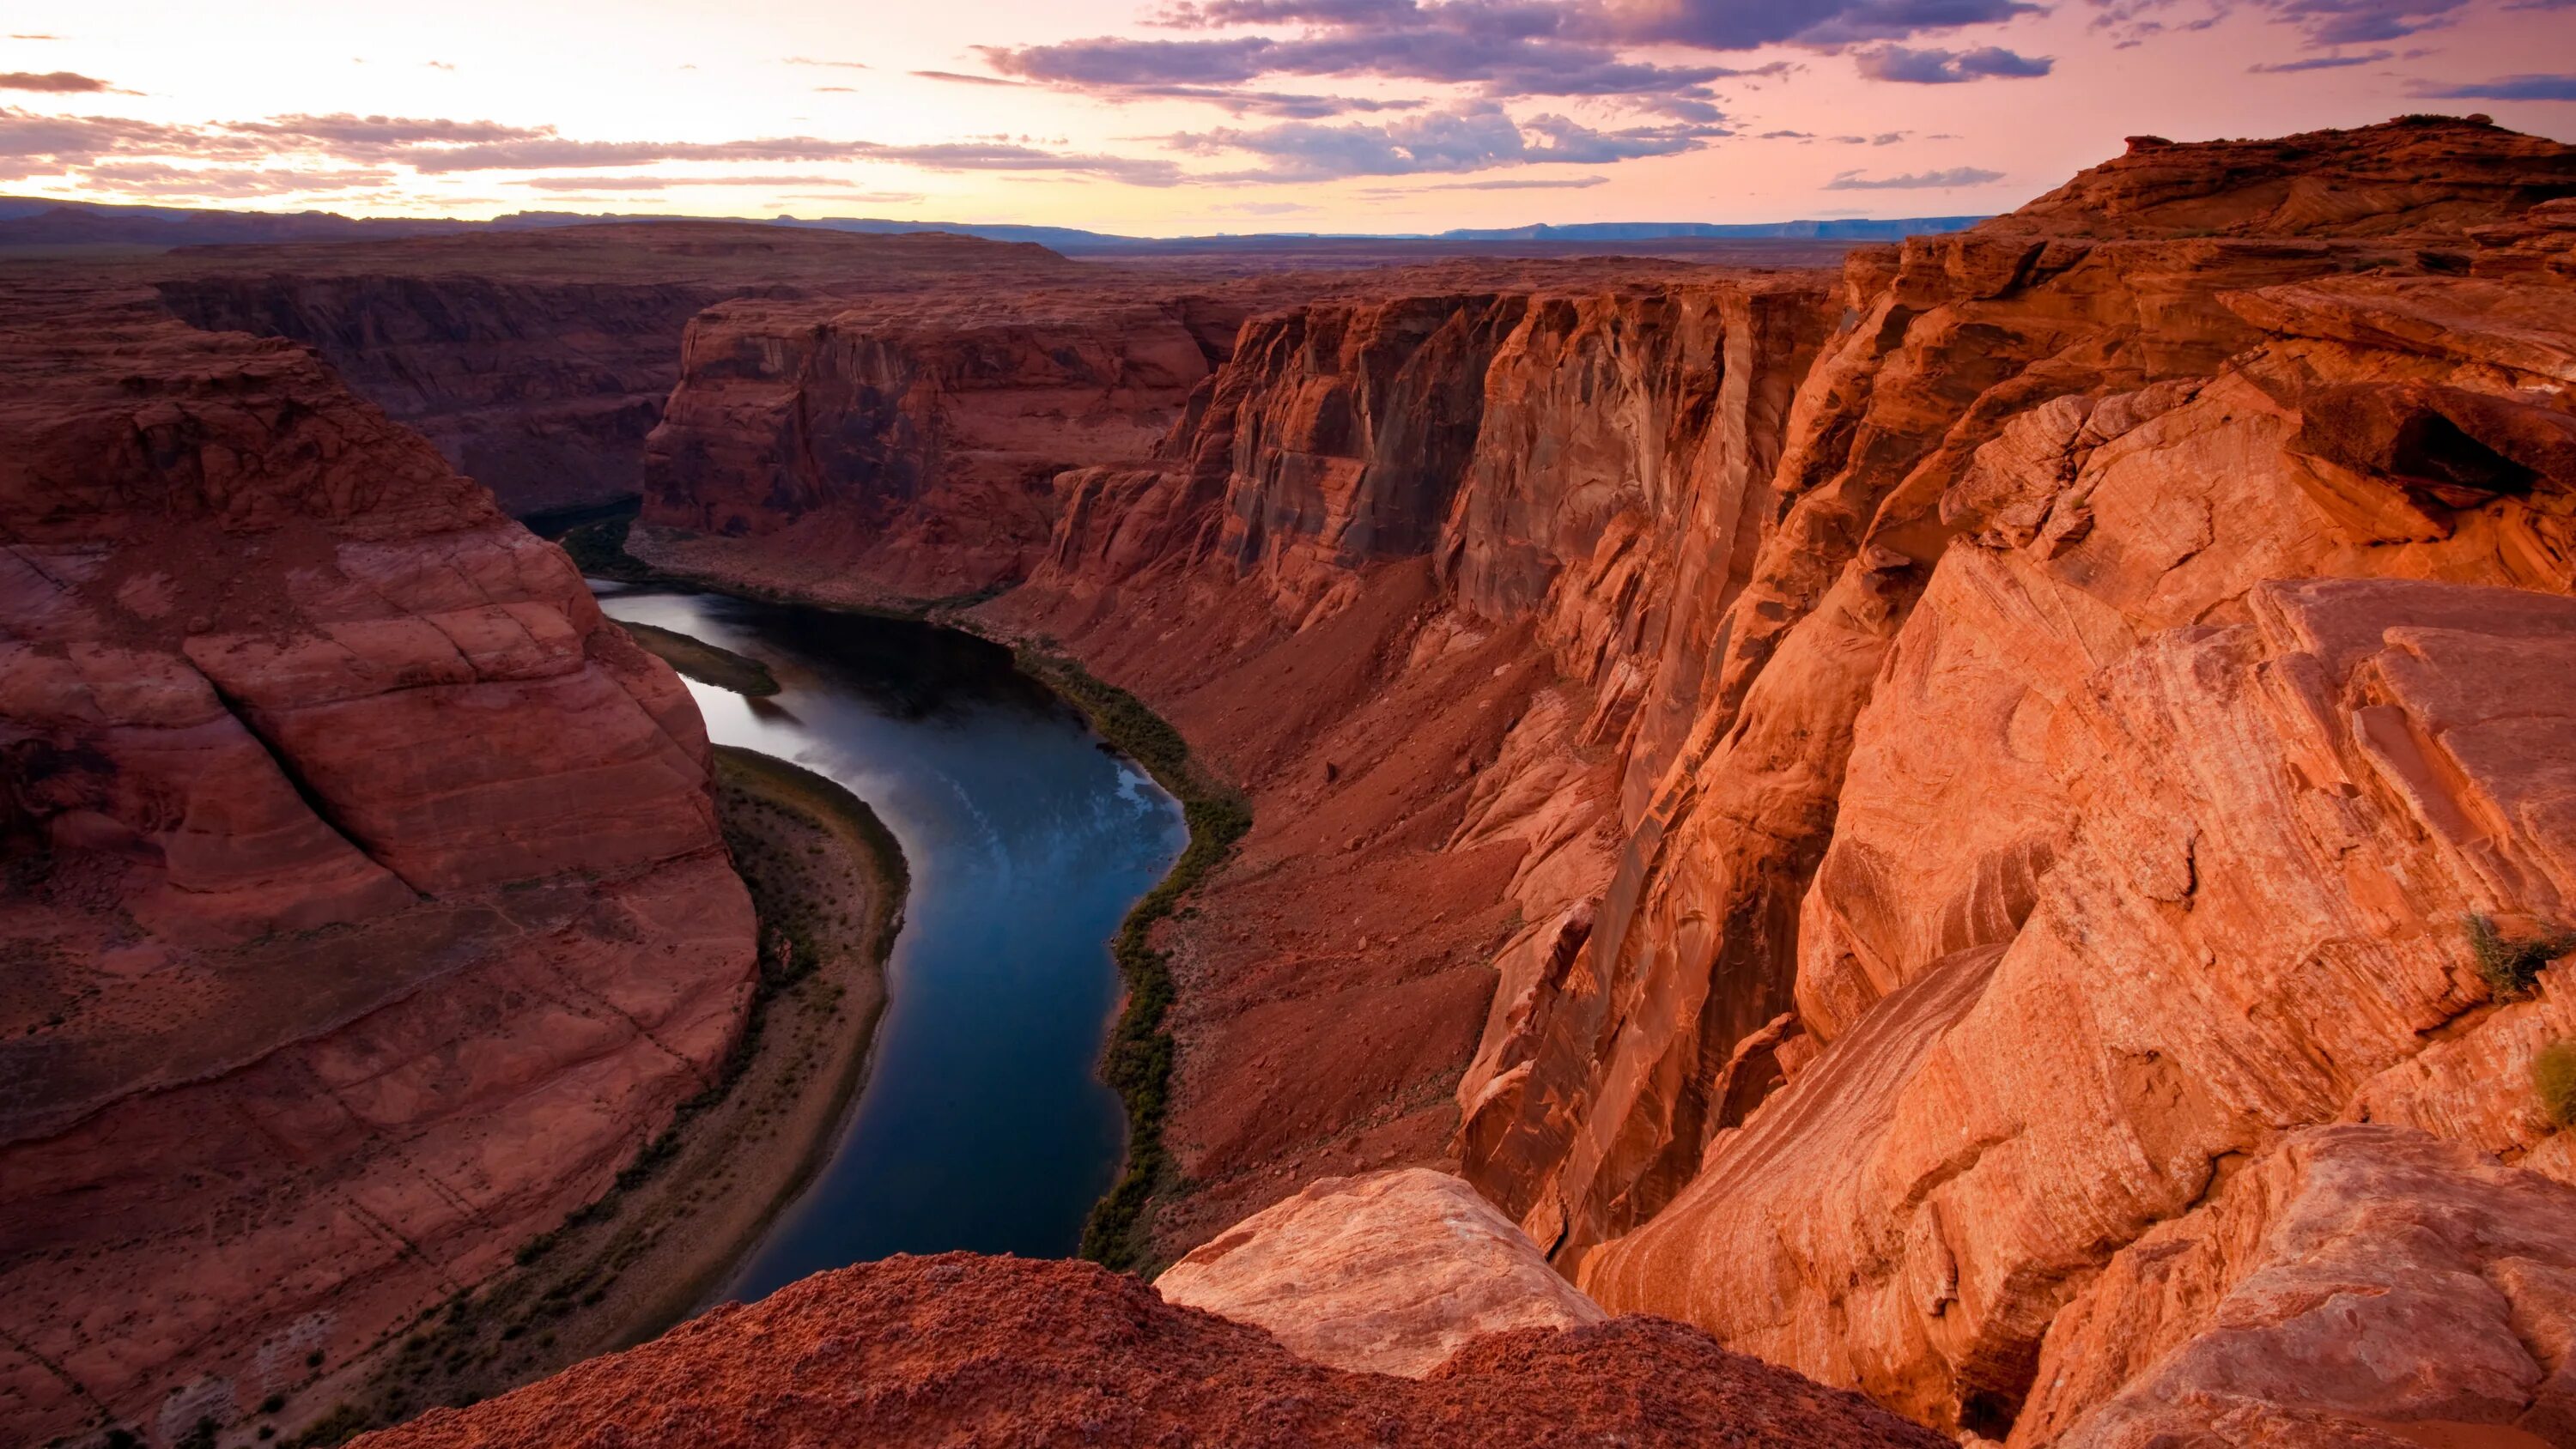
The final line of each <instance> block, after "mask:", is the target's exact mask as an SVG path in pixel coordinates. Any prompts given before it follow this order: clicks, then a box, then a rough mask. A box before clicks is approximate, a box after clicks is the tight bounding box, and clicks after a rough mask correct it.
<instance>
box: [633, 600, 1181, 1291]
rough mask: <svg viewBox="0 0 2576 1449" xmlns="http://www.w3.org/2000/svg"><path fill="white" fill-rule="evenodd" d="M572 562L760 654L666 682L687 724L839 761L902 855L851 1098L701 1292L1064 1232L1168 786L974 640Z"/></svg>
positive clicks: (1088, 1155) (1049, 1245)
mask: <svg viewBox="0 0 2576 1449" xmlns="http://www.w3.org/2000/svg"><path fill="white" fill-rule="evenodd" d="M595 588H596V589H597V591H598V592H599V594H600V602H601V606H602V607H603V608H605V609H606V610H607V611H608V612H609V613H610V614H611V615H613V616H615V617H617V618H621V619H629V620H635V621H638V622H643V623H649V624H657V625H660V626H661V627H663V628H667V629H676V630H679V631H680V632H682V633H686V634H690V635H694V636H695V637H697V638H700V639H704V640H706V641H707V642H709V643H712V644H719V645H722V646H723V647H725V648H727V649H731V650H734V651H736V652H737V653H742V654H747V655H750V656H752V657H754V658H757V659H760V660H761V661H763V662H764V663H766V664H768V665H769V666H770V669H771V672H772V673H773V674H775V675H776V677H777V679H778V681H779V686H780V690H779V693H778V694H777V695H776V696H775V697H774V698H769V699H746V698H744V697H742V696H740V695H736V694H733V693H731V692H729V691H726V690H722V689H718V688H714V687H712V686H708V685H701V684H697V683H695V682H692V683H691V685H690V689H691V692H692V693H694V694H695V695H696V696H697V700H698V705H699V708H700V709H701V710H702V711H704V713H705V715H706V718H707V727H708V730H709V732H710V733H711V734H712V735H713V736H714V737H715V738H716V739H717V740H718V741H720V742H723V743H726V744H736V745H745V746H749V747H750V748H753V749H758V750H764V751H767V752H769V753H771V754H775V755H781V756H784V757H786V758H789V759H793V760H795V761H797V762H798V763H800V764H803V765H805V766H807V767H808V768H810V769H814V770H817V771H819V772H821V773H823V774H826V775H829V776H831V777H833V778H834V779H837V780H839V781H840V782H842V783H843V784H845V785H847V786H848V787H849V788H850V789H851V790H852V791H854V792H856V793H857V794H858V795H859V796H860V797H861V798H863V799H865V800H866V801H868V803H869V804H870V805H872V806H873V807H875V809H876V811H877V813H878V814H879V815H880V816H882V817H883V818H884V819H885V822H886V824H887V826H888V827H889V828H891V829H892V830H893V831H894V833H895V835H896V837H897V838H898V839H900V840H901V841H902V842H903V848H904V852H905V855H906V857H907V859H908V861H909V863H910V866H911V870H912V896H911V899H910V902H909V904H908V906H907V909H906V924H905V927H904V932H903V935H902V937H901V938H900V940H899V941H898V943H897V945H896V948H895V953H894V958H893V960H892V962H891V963H890V965H889V971H890V978H891V979H890V986H891V989H892V1001H891V1002H890V1004H889V1006H888V1008H887V1011H886V1016H885V1020H884V1023H883V1025H882V1027H881V1029H880V1033H879V1036H878V1040H877V1045H876V1052H875V1060H874V1063H873V1066H872V1068H871V1074H870V1079H869V1082H868V1085H867V1087H866V1088H865V1090H864V1092H863V1093H862V1095H861V1097H860V1100H859V1105H858V1109H857V1111H856V1112H855V1113H854V1114H853V1116H852V1119H851V1121H850V1123H849V1127H848V1131H847V1133H846V1135H845V1136H844V1137H843V1139H842V1141H841V1144H840V1146H839V1148H838V1149H837V1150H836V1152H835V1153H834V1155H833V1157H832V1159H831V1161H830V1162H829V1164H828V1165H827V1166H826V1167H825V1168H824V1169H823V1171H822V1173H821V1174H820V1175H819V1177H818V1178H817V1180H816V1181H815V1183H814V1185H813V1186H812V1187H811V1188H810V1189H809V1190H808V1191H807V1192H806V1193H805V1194H804V1196H803V1197H802V1198H801V1199H800V1200H799V1201H798V1202H797V1203H796V1204H795V1205H794V1206H793V1207H792V1208H790V1209H789V1210H788V1211H787V1212H786V1213H784V1214H783V1215H782V1216H781V1217H780V1219H779V1220H778V1222H777V1223H776V1224H775V1225H774V1226H773V1227H772V1229H771V1230H770V1232H769V1233H768V1235H767V1236H766V1237H765V1238H764V1240H763V1241H762V1243H761V1244H760V1246H759V1247H758V1248H757V1249H756V1250H755V1251H754V1252H753V1253H752V1255H751V1256H750V1257H749V1258H748V1259H747V1260H746V1262H745V1265H744V1267H743V1269H742V1271H741V1272H740V1274H739V1275H738V1276H737V1277H736V1279H735V1280H734V1282H733V1283H732V1284H730V1285H728V1287H727V1288H726V1289H725V1290H724V1292H723V1293H722V1294H721V1295H720V1296H721V1297H728V1298H730V1297H741V1298H752V1297H758V1296H760V1295H762V1294H765V1293H767V1292H769V1291H770V1290H772V1289H774V1288H777V1287H779V1286H780V1285H782V1284H785V1283H789V1282H792V1281H794V1280H795V1279H797V1278H801V1277H803V1276H805V1275H806V1274H808V1273H812V1272H815V1271H817V1270H820V1269H823V1268H832V1267H839V1266H843V1265H845V1264H849V1263H854V1262H861V1261H865V1260H867V1259H871V1258H878V1257H883V1256H885V1255H887V1254H889V1253H896V1252H914V1253H920V1252H939V1251H945V1250H948V1249H954V1248H962V1249H971V1250H974V1251H978V1252H988V1253H1017V1254H1021V1255H1023V1256H1034V1257H1055V1256H1064V1255H1067V1254H1070V1253H1071V1252H1072V1251H1073V1250H1074V1248H1075V1247H1076V1246H1077V1244H1078V1242H1079V1239H1080V1236H1081V1228H1082V1220H1083V1217H1084V1215H1085V1213H1087V1212H1088V1211H1089V1208H1090V1205H1091V1203H1092V1202H1093V1201H1094V1200H1095V1199H1096V1198H1098V1197H1099V1195H1100V1194H1101V1193H1102V1192H1103V1191H1105V1190H1106V1189H1107V1187H1108V1186H1109V1183H1110V1181H1111V1179H1112V1177H1113V1176H1114V1175H1115V1173H1116V1170H1117V1166H1118V1161H1119V1157H1120V1153H1121V1150H1122V1146H1123V1143H1122V1134H1123V1130H1124V1124H1123V1117H1122V1114H1121V1112H1120V1110H1119V1106H1118V1101H1117V1098H1116V1097H1115V1096H1114V1095H1112V1094H1111V1093H1110V1092H1109V1091H1108V1089H1107V1088H1105V1087H1103V1086H1102V1085H1101V1084H1100V1082H1099V1080H1098V1079H1097V1077H1095V1076H1094V1074H1093V1072H1094V1067H1095V1064H1096V1059H1097V1057H1098V1054H1099V1050H1100V1044H1101V1041H1102V1039H1103V1037H1104V1035H1105V1034H1106V1031H1107V1026H1108V1021H1109V1017H1110V1014H1111V1012H1112V1010H1113V1009H1114V1007H1115V1003H1116V998H1117V979H1116V973H1115V970H1114V969H1113V967H1112V966H1111V964H1110V959H1109V951H1108V938H1109V935H1110V933H1111V932H1112V931H1113V930H1115V929H1116V927H1117V924H1118V922H1119V920H1120V919H1121V918H1122V917H1123V916H1124V915H1125V913H1126V911H1127V908H1128V907H1129V906H1130V905H1132V904H1133V903H1134V902H1135V900H1136V898H1137V897H1138V896H1140V895H1142V894H1143V893H1144V892H1145V891H1146V890H1147V889H1149V888H1151V887H1152V885H1153V883H1154V882H1155V881H1156V880H1157V879H1159V878H1160V877H1161V875H1162V873H1163V871H1164V870H1165V869H1166V868H1167V867H1168V866H1169V865H1170V863H1171V861H1172V859H1173V857H1174V856H1175V855H1176V854H1177V853H1178V851H1179V850H1180V847H1181V846H1182V844H1183V843H1184V841H1185V839H1186V832H1185V830H1184V828H1183V827H1182V825H1181V820H1180V812H1179V810H1178V808H1177V807H1176V805H1175V804H1174V803H1173V801H1172V800H1171V798H1170V797H1169V796H1167V795H1165V794H1164V793H1163V792H1162V791H1161V790H1160V789H1159V788H1157V787H1156V786H1155V785H1154V783H1153V781H1152V780H1151V779H1150V778H1148V777H1147V776H1146V775H1145V774H1144V773H1143V772H1142V771H1140V770H1138V769H1137V768H1136V767H1135V766H1134V765H1133V764H1130V763H1129V762H1127V761H1125V760H1123V759H1120V758H1118V757H1116V756H1115V755H1113V754H1111V753H1109V752H1107V751H1105V750H1103V749H1101V748H1100V747H1099V744H1098V741H1097V740H1096V739H1095V737H1093V736H1092V735H1091V733H1090V732H1089V730H1088V729H1087V728H1086V727H1085V726H1084V724H1083V722H1082V720H1081V719H1080V717H1079V716H1078V715H1077V714H1075V713H1074V711H1073V710H1072V709H1071V708H1070V707H1069V706H1067V705H1066V704H1065V703H1064V702H1063V701H1062V700H1060V699H1058V698H1056V697H1055V696H1054V695H1053V694H1051V693H1050V692H1048V691H1047V690H1046V689H1045V688H1044V687H1043V686H1041V685H1039V684H1038V683H1037V682H1036V681H1034V680H1031V679H1030V678H1028V677H1027V676H1025V675H1023V674H1021V673H1019V672H1018V671H1017V670H1015V669H1013V668H1012V667H1011V659H1010V655H1009V653H1008V651H1006V650H1003V649H1001V648H999V647H997V646H995V645H992V644H989V643H986V642H985V641H983V640H980V639H975V638H972V637H970V636H967V635H963V634H959V633H956V632H954V631H951V630H944V629H936V628H932V627H930V626H927V625H922V624H915V623H909V622H903V621H894V620H880V619H871V618H865V617H860V616H854V615H846V614H836V613H831V612H828V611H823V610H812V609H802V608H796V607H792V606H785V605H776V604H765V603H757V602H752V601H747V600H740V599H733V598H728V597H724V596H720V595H712V594H694V593H681V592H674V591H667V590H661V589H654V588H644V587H635V586H620V585H615V584H608V583H598V584H595Z"/></svg>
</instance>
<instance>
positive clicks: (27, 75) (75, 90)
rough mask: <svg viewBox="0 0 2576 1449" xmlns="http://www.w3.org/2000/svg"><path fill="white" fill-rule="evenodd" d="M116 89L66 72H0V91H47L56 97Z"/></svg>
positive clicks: (93, 79)
mask: <svg viewBox="0 0 2576 1449" xmlns="http://www.w3.org/2000/svg"><path fill="white" fill-rule="evenodd" d="M115 89H116V87H114V86H112V85H109V84H108V83H107V82H105V81H103V80H100V79H98V78H97V77H96V76H86V75H76V74H74V73H73V72H71V71H67V70H54V71H47V72H45V73H44V74H42V75H39V74H37V73H36V72H34V71H31V70H7V71H0V91H49V92H52V93H53V94H56V95H95V94H97V93H99V92H101V91H112V90H115Z"/></svg>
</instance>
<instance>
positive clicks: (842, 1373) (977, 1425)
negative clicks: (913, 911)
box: [358, 1253, 1945, 1449]
mask: <svg viewBox="0 0 2576 1449" xmlns="http://www.w3.org/2000/svg"><path fill="white" fill-rule="evenodd" d="M358 1442H359V1443H360V1444H363V1445H366V1446H368V1449H467V1446H474V1449H536V1446H540V1445H544V1446H553V1445H563V1444H588V1443H594V1442H622V1443H633V1444H657V1445H658V1444H668V1445H675V1446H676V1445H683V1444H685V1445H693V1446H705V1449H727V1446H734V1445H741V1446H745V1449H749V1446H753V1445H771V1444H777V1443H780V1442H792V1443H800V1444H815V1445H829V1446H850V1449H857V1446H861V1445H879V1444H926V1443H942V1442H953V1443H977V1444H1005V1443H1007V1444H1022V1445H1042V1446H1055V1445H1065V1446H1072V1445H1083V1444H1104V1443H1106V1444H1241V1445H1263V1446H1279V1449H1288V1446H1294V1445H1362V1444H1384V1443H1389V1442H1395V1443H1403V1444H1421V1445H1430V1446H1451V1445H1456V1446H1468V1445H1486V1444H1577V1443H1580V1444H1598V1443H1605V1442H1615V1443H1623V1444H1635V1445H1640V1446H1664V1445H1670V1446H1673V1449H1681V1446H1685V1445H1688V1446H1698V1445H1704V1444H1713V1443H1723V1444H1741V1445H1745V1446H1748V1449H1826V1446H1832V1449H1895V1446H1900V1445H1901V1446H1905V1449H1939V1446H1941V1445H1942V1444H1943V1443H1944V1442H1945V1441H1943V1440H1942V1439H1941V1438H1940V1437H1939V1436H1937V1435H1934V1434H1931V1433H1928V1432H1926V1431H1924V1430H1922V1429H1920V1428H1917V1427H1915V1426H1914V1425H1911V1424H1908V1423H1906V1422H1904V1421H1903V1420H1901V1419H1898V1418H1896V1417H1895V1416H1894V1415H1892V1414H1888V1413H1886V1412H1885V1411H1883V1410H1880V1409H1877V1408H1875V1407H1873V1406H1871V1405H1870V1404H1869V1403H1868V1402H1867V1401H1866V1400H1863V1399H1861V1398H1859V1397H1858V1396H1857V1395H1853V1394H1848V1393H1839V1392H1836V1391H1834V1390H1830V1389H1823V1388H1819V1387H1818V1386H1816V1385H1814V1384H1811V1383H1808V1382H1806V1381H1805V1380H1803V1379H1800V1378H1798V1377H1797V1376H1796V1375H1795V1374H1790V1373H1785V1372H1783V1371H1781V1370H1779V1369H1775V1368H1772V1367H1771V1366H1769V1365H1767V1364H1764V1363H1761V1362H1759V1361H1757V1360H1754V1359H1750V1358H1746V1357H1743V1356H1742V1355H1738V1354H1730V1353H1728V1352H1726V1351H1725V1350H1723V1349H1721V1348H1719V1347H1718V1346H1717V1345H1716V1344H1714V1343H1712V1342H1710V1341H1709V1340H1708V1339H1707V1338H1706V1337H1705V1336H1703V1335H1701V1334H1698V1333H1695V1332H1693V1331H1691V1330H1689V1329H1687V1328H1684V1327H1682V1326H1680V1325H1678V1324H1671V1323H1658V1322H1655V1321H1653V1320H1650V1319H1621V1320H1618V1321H1616V1322H1611V1323H1597V1324H1592V1325H1589V1326H1586V1327H1581V1328H1574V1329H1568V1330H1563V1331H1550V1330H1545V1329H1535V1328H1526V1329H1520V1330H1516V1331H1512V1332H1506V1333H1499V1334H1493V1335H1489V1336H1487V1337H1485V1338H1482V1339H1479V1340H1477V1341H1476V1342H1474V1343H1471V1344H1469V1345H1468V1346H1467V1347H1466V1348H1465V1349H1463V1350H1461V1351H1460V1352H1459V1353H1458V1354H1457V1355H1456V1356H1454V1357H1453V1358H1451V1359H1450V1360H1449V1361H1448V1362H1447V1363H1446V1364H1443V1365H1442V1366H1440V1367H1439V1368H1438V1369H1436V1370H1434V1371H1433V1372H1431V1373H1430V1374H1428V1375H1426V1376H1425V1377H1423V1378H1421V1379H1420V1380H1409V1379H1400V1378H1391V1377H1387V1376H1385V1375H1381V1374H1361V1373H1348V1372H1343V1371H1341V1370H1337V1369H1333V1368H1328V1367H1324V1366H1321V1365H1317V1364H1312V1363H1308V1362H1305V1361H1303V1360H1301V1359H1298V1358H1296V1357H1293V1356H1292V1355H1291V1354H1290V1353H1289V1352H1288V1351H1287V1350H1286V1349H1284V1348H1282V1347H1281V1346H1280V1344H1279V1343H1278V1341H1276V1340H1274V1339H1273V1338H1271V1337H1270V1336H1269V1335H1268V1334H1265V1333H1263V1332H1262V1331H1261V1330H1259V1329H1257V1328H1252V1327H1248V1326H1246V1325H1243V1324H1239V1323H1230V1322H1227V1321H1226V1320H1224V1319H1222V1318H1219V1317H1217V1316H1215V1315H1213V1314H1209V1313H1202V1312H1198V1311H1196V1310H1193V1309H1189V1308H1182V1307H1176V1306H1173V1305H1170V1304H1167V1303H1164V1302H1163V1301H1162V1300H1160V1299H1158V1298H1156V1297H1155V1296H1154V1290H1153V1289H1151V1288H1149V1287H1146V1286H1145V1285H1144V1284H1142V1283H1140V1282H1138V1281H1136V1280H1135V1279H1133V1278H1126V1277H1120V1276H1117V1275H1114V1274H1110V1273H1105V1272H1103V1271H1101V1270H1100V1269H1098V1268H1095V1267H1092V1266H1091V1265H1089V1264H1087V1263H1062V1262H1056V1263H1050V1262H1030V1261H1024V1260H1020V1259H1012V1258H977V1257H973V1256H971V1255H968V1254H963V1253H951V1254H945V1255H942V1256H940V1257H935V1258H901V1257H899V1258H891V1259H888V1260H886V1261H884V1262H881V1263H869V1264H864V1265H862V1266H860V1267H856V1268H848V1269H843V1270H841V1271H839V1272H834V1273H818V1274H816V1275H815V1276H813V1277H811V1278H808V1279H806V1280H805V1281H804V1282H802V1283H798V1284H795V1285H793V1286H791V1287H788V1288H785V1289H782V1290H780V1291H779V1292H778V1293H776V1294H773V1295H771V1296H770V1297H769V1298H767V1299H764V1300H762V1301H761V1302H760V1303H758V1304H755V1305H753V1306H751V1307H748V1308H745V1307H741V1306H738V1305H731V1306H727V1307H724V1308H720V1309H717V1310H715V1311H714V1312H712V1313H709V1314H707V1315H705V1316H703V1317H701V1318H698V1319H696V1320H694V1321H692V1322H690V1323H688V1324H685V1325H683V1326H681V1327H680V1328H677V1329H674V1330H673V1331H672V1332H670V1333H668V1334H665V1335H663V1336H662V1337H661V1338H659V1339H657V1340H655V1341H654V1342H652V1343H649V1344H646V1345H645V1346H644V1347H642V1348H638V1349H633V1350H630V1351H629V1352H626V1353H623V1354H618V1355H616V1356H614V1357H611V1358H602V1359H594V1360H592V1361H591V1362H589V1363H586V1364H583V1365H581V1366H579V1367H577V1368H574V1369H571V1370H569V1371H567V1372H565V1373H562V1374H559V1375H557V1376H556V1377H554V1378H551V1379H547V1380H544V1381H542V1382H540V1383H536V1384H531V1385H529V1386H528V1387H526V1388H524V1389H521V1390H519V1391H518V1392H516V1393H513V1394H509V1395H505V1396H504V1397H501V1398H498V1399H494V1400H492V1401H490V1402H489V1403H484V1404H478V1405H476V1406H474V1407H473V1408H470V1409H437V1410H433V1411H431V1412H430V1413H428V1414H425V1415H423V1416H421V1417H420V1418H418V1419H416V1420H414V1421H412V1422H411V1423H409V1424H406V1425H404V1426H402V1427H401V1428H398V1429H390V1430H386V1431H384V1432H382V1433H378V1434H371V1435H369V1436H367V1437H366V1438H365V1439H362V1440H359V1441H358Z"/></svg>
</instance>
